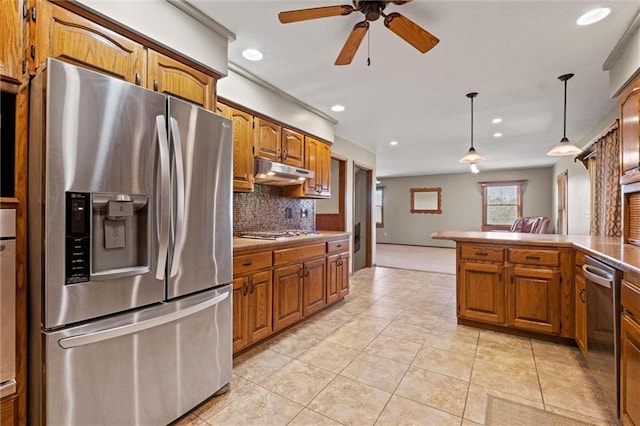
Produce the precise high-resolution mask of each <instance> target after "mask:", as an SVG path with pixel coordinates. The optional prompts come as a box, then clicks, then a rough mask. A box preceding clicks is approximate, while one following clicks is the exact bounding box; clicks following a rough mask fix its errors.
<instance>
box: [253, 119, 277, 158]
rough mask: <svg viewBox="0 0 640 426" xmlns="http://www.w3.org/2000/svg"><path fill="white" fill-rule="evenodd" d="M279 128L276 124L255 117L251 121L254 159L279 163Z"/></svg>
mask: <svg viewBox="0 0 640 426" xmlns="http://www.w3.org/2000/svg"><path fill="white" fill-rule="evenodd" d="M280 135H281V128H280V126H279V125H278V124H275V123H272V122H271V121H268V120H265V119H264V118H260V117H255V118H254V121H253V151H254V155H255V156H256V157H260V158H266V159H267V160H272V161H277V162H280V161H281V160H280V152H281V150H282V148H281V147H282V144H281V141H280V137H281V136H280Z"/></svg>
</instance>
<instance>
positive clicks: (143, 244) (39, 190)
mask: <svg viewBox="0 0 640 426" xmlns="http://www.w3.org/2000/svg"><path fill="white" fill-rule="evenodd" d="M30 102H31V109H30V130H29V132H30V137H29V181H28V187H29V221H28V226H29V228H28V233H29V300H30V314H29V315H30V326H29V328H30V330H29V332H30V333H29V334H30V336H29V386H28V387H29V416H30V417H29V419H30V420H29V423H30V424H34V425H37V424H51V425H88V424H92V425H106V424H110V425H113V424H118V425H125V424H126V425H133V424H141V425H143V424H149V425H160V424H166V423H168V422H170V421H172V420H174V419H176V418H178V417H179V416H181V415H182V414H184V413H185V412H187V411H188V410H190V409H191V408H193V407H194V406H196V405H197V404H199V403H200V402H202V401H203V400H204V399H206V398H207V397H209V396H210V395H212V394H214V393H216V392H222V391H224V390H225V389H226V388H228V386H227V385H228V384H229V383H230V381H231V368H232V349H231V347H232V346H231V345H232V344H231V339H232V337H231V334H232V302H231V297H232V295H231V285H230V283H231V278H232V225H231V191H232V187H231V184H232V183H231V173H232V172H231V164H232V138H231V122H230V121H229V120H227V119H225V118H222V117H220V116H218V115H215V114H213V113H211V112H210V111H207V110H205V109H202V108H200V107H197V106H195V105H192V104H190V103H188V102H185V101H182V100H180V99H176V98H173V97H168V96H165V95H162V94H159V93H156V92H153V91H150V90H147V89H144V88H141V87H138V86H136V85H133V84H129V83H126V82H123V81H121V80H118V79H114V78H111V77H108V76H105V75H103V74H99V73H95V72H93V71H89V70H87V69H83V68H79V67H76V66H73V65H71V64H68V63H65V62H61V61H58V60H54V59H49V60H48V61H47V64H46V68H45V69H44V70H42V71H41V72H39V73H38V75H37V76H36V77H34V79H33V81H32V86H31V99H30Z"/></svg>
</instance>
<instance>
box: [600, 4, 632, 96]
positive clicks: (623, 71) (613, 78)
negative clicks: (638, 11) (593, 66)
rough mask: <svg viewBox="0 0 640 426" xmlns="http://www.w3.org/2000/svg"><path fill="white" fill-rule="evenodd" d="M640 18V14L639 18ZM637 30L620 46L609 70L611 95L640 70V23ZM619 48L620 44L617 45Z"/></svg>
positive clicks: (615, 94)
mask: <svg viewBox="0 0 640 426" xmlns="http://www.w3.org/2000/svg"><path fill="white" fill-rule="evenodd" d="M636 19H640V15H639V17H638V18H636ZM636 25H637V26H636V28H635V32H631V33H630V34H629V35H628V38H627V39H626V40H625V44H624V45H623V46H620V50H619V51H618V52H616V53H617V55H618V56H617V57H616V59H615V61H614V63H613V64H612V65H611V67H610V68H607V67H605V69H608V71H609V89H610V91H611V97H614V96H617V94H618V92H620V91H621V90H622V89H623V88H624V87H625V86H626V85H627V84H628V83H629V82H630V81H631V80H632V79H633V78H634V76H635V75H637V73H638V71H639V70H640V30H639V29H638V28H640V24H636ZM616 48H618V46H616Z"/></svg>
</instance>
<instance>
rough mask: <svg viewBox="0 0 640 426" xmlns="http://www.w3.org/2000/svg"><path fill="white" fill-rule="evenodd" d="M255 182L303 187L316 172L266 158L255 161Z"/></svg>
mask: <svg viewBox="0 0 640 426" xmlns="http://www.w3.org/2000/svg"><path fill="white" fill-rule="evenodd" d="M254 175H255V176H254V180H255V182H256V183H261V184H263V185H274V186H290V185H301V184H303V183H304V182H305V181H306V180H307V179H311V178H313V175H314V172H313V171H311V170H307V169H302V168H300V167H293V166H289V165H286V164H282V163H276V162H275V161H270V160H266V159H264V158H256V159H255V172H254Z"/></svg>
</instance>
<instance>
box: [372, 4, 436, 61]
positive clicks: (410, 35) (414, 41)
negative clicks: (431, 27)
mask: <svg viewBox="0 0 640 426" xmlns="http://www.w3.org/2000/svg"><path fill="white" fill-rule="evenodd" d="M384 25H385V26H386V27H387V28H389V29H390V30H391V31H393V32H394V33H396V34H397V35H398V36H400V37H401V38H402V39H403V40H404V41H406V42H407V43H409V44H410V45H412V46H413V47H415V48H416V49H418V50H419V51H420V52H422V53H426V52H428V51H429V50H431V49H433V48H434V47H435V46H436V44H438V43H439V42H440V40H439V39H438V38H437V37H436V36H434V35H432V34H430V33H429V32H428V31H426V30H424V29H423V28H422V27H420V26H419V25H418V24H416V23H415V22H413V21H412V20H410V19H408V18H405V17H404V16H402V15H400V14H399V13H396V12H394V13H390V14H388V15H387V16H385V18H384Z"/></svg>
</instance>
